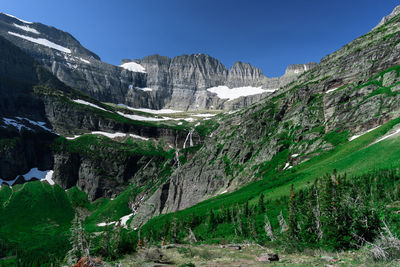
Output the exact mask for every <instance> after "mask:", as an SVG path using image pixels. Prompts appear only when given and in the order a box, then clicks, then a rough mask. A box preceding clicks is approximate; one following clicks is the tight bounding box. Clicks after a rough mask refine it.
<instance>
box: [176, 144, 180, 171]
mask: <svg viewBox="0 0 400 267" xmlns="http://www.w3.org/2000/svg"><path fill="white" fill-rule="evenodd" d="M175 160H176V162H177V163H178V168H180V167H181V162H180V161H179V149H178V148H176V150H175Z"/></svg>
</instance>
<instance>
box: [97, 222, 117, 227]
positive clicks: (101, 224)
mask: <svg viewBox="0 0 400 267" xmlns="http://www.w3.org/2000/svg"><path fill="white" fill-rule="evenodd" d="M115 223H116V222H109V223H105V222H102V223H98V224H97V226H101V227H104V226H106V225H113V224H115Z"/></svg>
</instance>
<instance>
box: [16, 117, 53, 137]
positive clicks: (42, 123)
mask: <svg viewBox="0 0 400 267" xmlns="http://www.w3.org/2000/svg"><path fill="white" fill-rule="evenodd" d="M16 118H17V119H18V120H20V121H22V120H25V121H27V122H29V123H30V124H32V125H35V126H38V127H40V128H42V129H43V130H46V131H48V132H51V133H53V134H56V133H55V132H53V131H52V130H51V129H49V128H47V127H46V126H45V125H46V123H45V122H43V121H33V120H30V119H28V118H22V117H16Z"/></svg>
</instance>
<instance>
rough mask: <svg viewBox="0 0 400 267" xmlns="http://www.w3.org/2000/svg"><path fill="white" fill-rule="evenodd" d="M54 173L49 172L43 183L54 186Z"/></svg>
mask: <svg viewBox="0 0 400 267" xmlns="http://www.w3.org/2000/svg"><path fill="white" fill-rule="evenodd" d="M53 173H54V171H52V170H51V171H48V173H47V174H46V177H45V178H44V179H43V180H42V181H47V182H48V183H49V184H50V185H54V181H53Z"/></svg>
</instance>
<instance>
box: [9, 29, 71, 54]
mask: <svg viewBox="0 0 400 267" xmlns="http://www.w3.org/2000/svg"><path fill="white" fill-rule="evenodd" d="M8 34H10V35H14V36H16V37H19V38H22V39H25V40H27V41H29V42H32V43H36V44H40V45H43V46H47V47H49V48H53V49H56V50H58V51H61V52H64V53H68V54H71V50H70V49H68V48H66V47H64V46H61V45H58V44H55V43H53V42H50V41H49V40H47V39H43V38H33V37H29V36H25V35H22V34H18V33H15V32H8Z"/></svg>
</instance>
